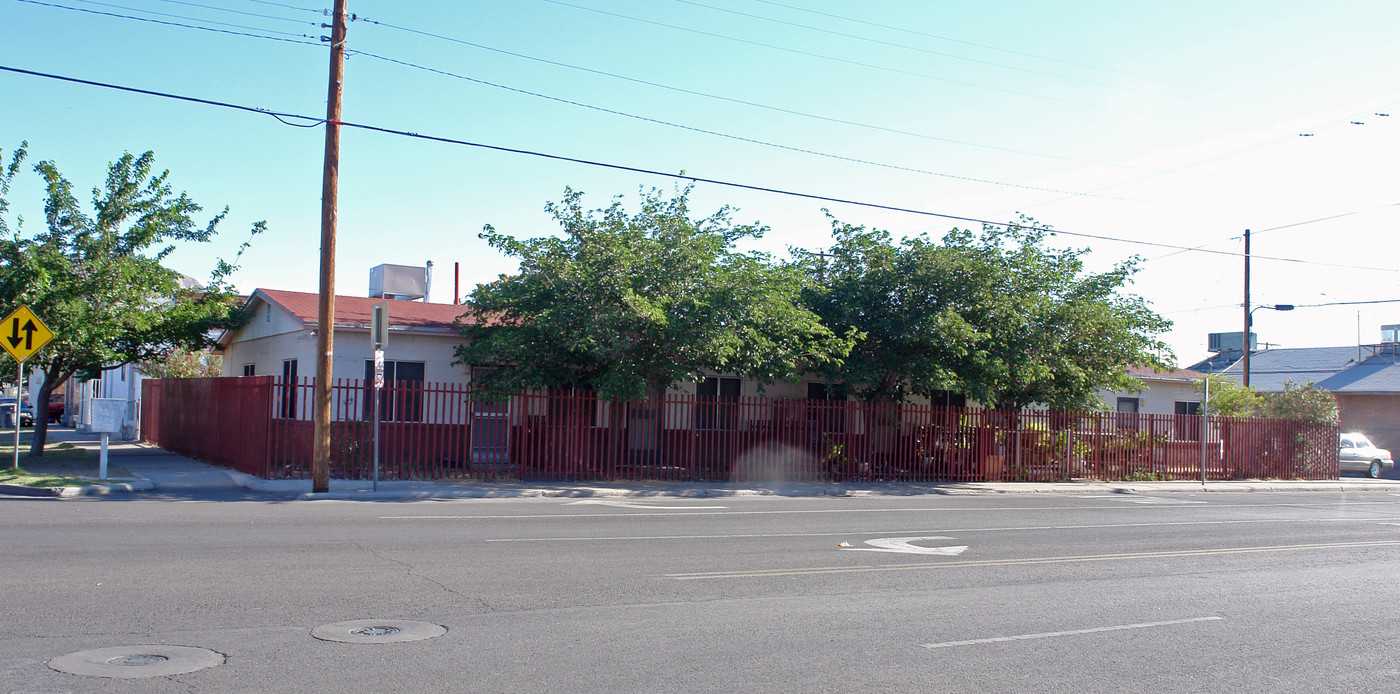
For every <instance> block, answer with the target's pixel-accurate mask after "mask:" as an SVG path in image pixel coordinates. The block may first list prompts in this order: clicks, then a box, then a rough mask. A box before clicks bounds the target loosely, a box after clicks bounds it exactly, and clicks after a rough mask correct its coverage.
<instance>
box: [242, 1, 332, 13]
mask: <svg viewBox="0 0 1400 694" xmlns="http://www.w3.org/2000/svg"><path fill="white" fill-rule="evenodd" d="M248 2H255V3H257V4H259V5H271V6H273V7H282V8H285V9H288V10H300V11H302V12H315V13H316V14H319V15H325V14H327V12H326V10H313V9H311V8H309V7H297V6H296V5H288V4H286V3H281V2H269V0H248Z"/></svg>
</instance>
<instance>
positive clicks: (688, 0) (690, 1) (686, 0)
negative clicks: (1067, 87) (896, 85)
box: [674, 0, 1215, 103]
mask: <svg viewBox="0 0 1400 694" xmlns="http://www.w3.org/2000/svg"><path fill="white" fill-rule="evenodd" d="M674 1H675V2H678V3H681V4H682V5H690V6H692V7H703V8H705V9H707V10H714V11H716V12H724V13H727V14H732V15H737V16H740V17H748V18H750V19H757V20H760V21H764V22H772V23H774V24H781V25H783V26H789V27H796V28H798V29H806V30H807V31H815V32H817V33H821V34H828V35H831V36H840V37H842V38H848V39H854V40H856V41H865V42H867V43H873V44H876V45H880V46H889V47H891V48H902V49H904V50H908V51H915V52H917V53H924V54H927V55H936V56H939V57H941V58H950V59H952V60H961V61H965V62H969V63H976V64H978V65H989V66H991V67H997V68H1001V69H1003V70H1013V71H1016V72H1024V73H1027V74H1031V75H1039V76H1041V77H1052V78H1054V79H1061V80H1067V81H1070V82H1078V83H1080V84H1091V85H1094V86H1097V87H1107V88H1109V89H1122V90H1125V91H1134V92H1143V93H1150V94H1153V95H1155V96H1165V97H1167V98H1171V99H1182V100H1184V101H1195V102H1198V103H1215V102H1212V101H1209V100H1207V99H1197V98H1194V97H1189V96H1179V95H1175V94H1161V93H1159V92H1157V91H1154V90H1150V89H1145V88H1142V87H1133V86H1128V85H1122V84H1110V83H1108V82H1099V81H1095V80H1090V79H1083V78H1080V77H1070V76H1068V75H1061V74H1057V73H1054V72H1045V71H1044V70H1035V69H1032V68H1026V67H1018V66H1015V65H1007V64H1005V63H998V62H994V61H991V60H980V59H978V58H969V57H967V56H963V55H957V54H955V53H944V52H942V51H935V50H930V49H927V48H920V47H918V46H911V45H908V44H904V43H897V42H894V41H882V40H880V39H873V38H870V37H869V36H861V35H859V34H849V33H846V32H843V31H833V30H831V29H823V28H821V27H815V26H811V25H809V24H802V23H800V22H789V21H787V20H783V19H774V18H773V17H764V16H763V15H758V14H753V13H751V12H741V11H739V10H732V9H729V8H727V7H718V6H716V5H710V4H707V3H703V2H696V0H674Z"/></svg>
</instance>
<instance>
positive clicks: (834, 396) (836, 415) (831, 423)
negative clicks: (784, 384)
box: [807, 383, 846, 434]
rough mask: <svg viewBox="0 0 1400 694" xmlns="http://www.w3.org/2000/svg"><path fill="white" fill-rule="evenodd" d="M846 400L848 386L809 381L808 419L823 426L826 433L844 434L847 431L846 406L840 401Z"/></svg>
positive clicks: (823, 431)
mask: <svg viewBox="0 0 1400 694" xmlns="http://www.w3.org/2000/svg"><path fill="white" fill-rule="evenodd" d="M845 401H846V387H845V386H839V385H831V384H827V383H808V384H807V402H808V414H807V421H809V422H813V423H815V424H817V425H819V426H820V427H821V430H822V433H825V434H842V433H845V431H846V407H845V405H841V404H838V403H844V402H845Z"/></svg>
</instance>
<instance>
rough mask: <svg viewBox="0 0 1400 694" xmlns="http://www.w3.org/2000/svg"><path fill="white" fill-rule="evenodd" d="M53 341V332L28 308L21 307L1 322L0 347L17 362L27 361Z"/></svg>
mask: <svg viewBox="0 0 1400 694" xmlns="http://www.w3.org/2000/svg"><path fill="white" fill-rule="evenodd" d="M52 339H53V331H52V330H49V327H48V326H47V325H44V321H41V320H39V317H38V316H36V315H34V312H33V311H30V310H29V307H28V306H21V307H19V308H17V309H15V310H14V311H12V312H11V313H10V315H8V316H5V318H4V320H3V321H0V347H4V348H5V351H6V352H9V353H10V356H12V357H14V358H15V361H19V362H22V361H25V360H26V359H28V358H30V357H32V356H34V353H35V352H38V351H39V350H41V349H43V348H44V345H46V344H48V343H49V340H52Z"/></svg>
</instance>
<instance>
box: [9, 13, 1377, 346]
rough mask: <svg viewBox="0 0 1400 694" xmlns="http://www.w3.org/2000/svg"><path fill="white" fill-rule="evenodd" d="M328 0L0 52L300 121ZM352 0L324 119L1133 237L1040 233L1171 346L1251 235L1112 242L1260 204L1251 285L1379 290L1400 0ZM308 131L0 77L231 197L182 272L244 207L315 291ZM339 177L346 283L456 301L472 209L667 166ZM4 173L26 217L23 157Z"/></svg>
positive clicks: (279, 256) (23, 26)
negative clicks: (426, 287)
mask: <svg viewBox="0 0 1400 694" xmlns="http://www.w3.org/2000/svg"><path fill="white" fill-rule="evenodd" d="M329 7H330V4H329V2H327V3H326V4H324V5H322V4H317V3H316V2H303V1H302V0H286V1H285V2H282V1H279V2H266V1H259V0H190V1H188V2H184V1H181V2H176V1H174V0H111V1H110V2H105V1H104V2H93V1H79V0H52V2H49V0H44V2H43V3H40V2H37V1H36V2H25V1H21V0H0V65H5V66H8V67H15V68H22V69H27V70H35V71H40V72H48V73H56V74H60V75H65V76H70V77H76V78H81V79H86V80H93V81H98V82H108V83H114V84H120V85H124V86H129V87H136V88H141V89H148V90H154V91H162V92H171V93H176V94H181V95H186V96H192V97H198V98H203V99H210V100H216V101H223V102H231V103H236V104H241V105H246V106H252V107H259V108H264V109H268V110H272V111H278V112H286V113H296V114H306V115H310V116H318V117H319V116H322V115H324V113H325V98H326V73H327V63H328V60H327V59H328V56H327V49H326V48H325V47H324V45H322V44H321V43H320V41H319V37H320V36H321V35H322V34H326V33H329V32H328V30H324V29H322V28H320V26H319V25H320V23H321V22H323V21H328V20H327V18H326V17H324V16H322V15H321V14H320V11H321V10H323V9H327V8H329ZM64 8H76V9H64ZM349 9H350V11H351V12H354V13H356V14H357V15H359V16H360V17H361V18H362V19H365V20H372V21H357V22H354V23H353V24H352V25H351V27H350V32H349V42H348V45H349V48H350V50H351V51H357V52H360V54H358V55H354V56H353V57H352V58H351V59H350V60H349V61H348V63H347V66H346V80H345V91H344V116H343V117H344V119H345V120H347V121H351V122H356V123H364V124H371V125H375V126H382V127H387V128H394V129H402V130H408V131H412V132H417V133H422V134H429V135H435V136H441V137H448V138H454V139H460V140H468V141H472V142H478V143H484V144H490V145H497V146H501V147H509V148H517V149H524V150H533V151H538V152H543V153H549V154H555V155H560V156H566V157H572V158H578V159H585V160H593V161H599V162H607V163H612V164H618V165H623V166H629V167H636V168H642V169H651V170H659V171H667V172H678V171H681V170H685V171H686V172H688V173H690V174H693V175H695V176H700V177H704V178H711V179H720V180H726V181H733V182H737V183H743V184H746V185H753V186H762V187H769V188H779V189H784V190H791V191H798V192H805V193H812V194H816V195H823V196H830V197H836V198H843V199H853V200H859V201H865V202H871V203H876V204H882V205H890V206H896V207H906V208H916V209H920V210H926V211H930V212H937V213H942V214H948V215H956V216H961V217H971V218H978V219H991V220H995V221H1006V220H1009V219H1012V218H1014V216H1015V214H1016V212H1018V211H1020V212H1025V213H1026V214H1029V215H1031V216H1033V217H1035V218H1036V219H1037V220H1039V221H1041V222H1043V223H1046V224H1050V225H1052V226H1054V227H1056V228H1057V229H1060V230H1063V231H1065V232H1075V233H1081V234H1089V235H1094V236H1101V237H1110V238H1112V239H1123V240H1125V241H1115V240H1106V239H1102V238H1088V237H1078V236H1068V235H1062V236H1059V237H1057V239H1056V243H1059V244H1065V245H1071V246H1075V247H1088V248H1090V249H1091V253H1090V254H1089V256H1088V263H1089V265H1090V267H1091V268H1093V269H1104V268H1107V267H1110V266H1111V265H1112V264H1114V263H1116V262H1120V261H1122V260H1124V259H1126V258H1128V257H1129V256H1132V255H1135V254H1136V255H1140V256H1142V257H1143V258H1144V259H1145V260H1146V262H1145V263H1144V264H1143V265H1142V271H1141V272H1140V273H1139V274H1138V276H1137V278H1136V282H1135V284H1133V285H1132V286H1131V288H1130V289H1131V291H1133V292H1134V293H1136V294H1139V295H1141V296H1143V297H1144V298H1145V299H1147V300H1148V301H1149V302H1150V303H1151V304H1152V306H1153V307H1154V308H1155V309H1156V310H1157V311H1159V312H1160V313H1162V314H1164V315H1165V316H1166V317H1168V318H1170V319H1171V320H1173V321H1174V322H1175V327H1174V329H1173V330H1172V332H1171V333H1169V334H1168V335H1167V336H1166V337H1167V339H1168V341H1169V342H1170V343H1171V344H1172V345H1173V347H1174V349H1175V351H1176V356H1177V359H1178V361H1179V362H1180V363H1183V364H1187V363H1190V362H1193V361H1195V360H1196V359H1198V358H1200V357H1203V356H1204V355H1205V339H1206V334H1207V333H1209V332H1223V331H1232V330H1233V331H1237V330H1239V329H1240V325H1241V315H1240V309H1239V306H1240V303H1241V301H1242V266H1243V262H1242V259H1241V258H1240V257H1239V256H1234V255H1225V254H1207V253H1200V252H1187V253H1174V252H1173V250H1172V249H1170V248H1162V247H1153V246H1148V245H1141V244H1134V243H1129V242H1128V241H1136V242H1149V243H1160V244H1168V245H1174V246H1189V247H1196V246H1204V247H1205V248H1206V249H1209V250H1214V251H1222V252H1225V253H1238V252H1239V251H1241V250H1242V247H1241V241H1240V238H1239V237H1240V236H1241V233H1242V232H1243V230H1244V229H1246V228H1250V229H1254V230H1256V231H1257V232H1258V233H1256V234H1255V235H1254V238H1253V243H1252V251H1253V253H1254V254H1255V255H1256V256H1270V257H1276V258H1286V259H1292V260H1295V261H1304V262H1285V261H1279V260H1263V259H1257V260H1256V261H1255V262H1254V263H1253V273H1252V274H1253V283H1252V284H1253V291H1252V294H1253V297H1252V298H1253V301H1254V302H1255V303H1269V304H1272V303H1293V304H1299V305H1308V304H1326V303H1338V302H1359V301H1379V300H1387V299H1400V262H1397V258H1400V234H1397V233H1396V231H1397V229H1396V227H1397V222H1400V206H1397V203H1400V185H1397V184H1398V183H1400V169H1398V168H1397V163H1396V162H1397V160H1400V158H1397V154H1398V153H1400V130H1398V129H1397V128H1396V126H1397V125H1400V60H1397V57H1396V42H1395V38H1394V30H1395V27H1397V26H1400V3H1397V2H1394V0H1339V1H1337V2H1332V3H1328V4H1326V5H1325V6H1323V5H1308V4H1303V3H1279V2H1274V1H1269V0H1235V1H1231V2H1219V1H1218V0H1209V1H1207V0H1181V1H1179V2H1173V3H1149V2H1136V1H1129V2H1089V1H1087V0H1064V1H1062V2H1054V3H1048V2H1032V1H1029V0H1024V1H1007V2H982V3H968V2H946V1H943V0H929V1H913V0H909V1H898V0H889V1H875V2H868V3H845V2H836V1H835V0H812V1H806V2H804V1H803V0H772V1H769V0H694V1H686V0H647V1H642V0H512V1H511V2H467V1H463V2H440V1H434V2H414V3H394V2H382V1H378V2H375V1H368V0H366V1H355V0H351V2H350V3H349ZM99 13H104V14H99ZM111 15H125V16H128V17H142V18H145V19H148V20H155V21H156V22H167V23H168V24H160V23H155V22H151V21H138V20H135V19H129V18H123V17H116V16H111ZM372 22H377V23H372ZM174 24H179V25H187V26H174ZM195 26H198V27H205V28H207V29H218V30H220V31H207V30H202V29H196V28H190V27H195ZM241 34H254V35H257V36H246V35H241ZM303 35H304V36H305V37H309V38H303ZM433 35H436V36H433ZM267 37H272V38H267ZM274 38H275V39H284V40H273V39H274ZM469 44H475V45H469ZM393 61H397V62H393ZM410 65H416V66H418V67H412V66H410ZM442 73H451V75H445V74H442ZM570 102H572V103H570ZM1392 111H1396V113H1392V114H1391V115H1390V116H1378V115H1376V114H1377V113H1391V112H1392ZM1352 121H1357V122H1359V123H1362V124H1361V125H1356V124H1353V123H1352ZM702 131H704V132H702ZM1301 133H1311V134H1312V136H1311V137H1302V136H1301V135H1300V134H1301ZM323 137H324V135H323V131H322V130H321V129H320V128H296V127H289V126H287V125H284V124H282V123H279V122H278V121H276V120H274V119H272V118H270V117H267V116H264V115H257V114H252V113H248V112H242V111H233V110H226V109H220V108H213V107H209V106H202V105H197V104H190V103H183V102H177V101H170V100H165V99H160V98H154V97H150V96H142V95H136V94H129V93H121V92H116V91H111V90H107V89H101V88H97V87H91V86H83V85H77V84H71V83H65V82H59V81H55V80H51V79H44V78H37V77H31V76H26V75H19V74H13V73H8V72H0V148H3V149H4V150H5V152H6V154H7V155H8V152H9V151H10V150H12V149H13V148H14V146H15V145H17V144H18V143H19V142H20V141H21V140H28V141H29V143H30V148H31V153H32V154H31V156H32V157H34V159H35V160H37V159H52V160H55V161H57V162H58V164H59V167H60V169H61V170H62V171H63V172H65V173H66V174H67V175H68V177H69V178H70V179H72V180H73V181H74V183H75V184H76V185H77V187H78V188H79V189H80V190H88V189H90V188H92V187H93V186H95V185H98V184H99V183H100V182H101V180H102V179H101V176H102V174H103V171H104V169H105V166H106V164H107V163H108V162H110V161H111V160H112V159H115V158H116V157H118V156H120V155H121V153H122V152H124V151H132V152H141V151H145V150H154V151H155V152H156V155H157V162H158V164H159V165H160V166H162V167H165V168H168V169H170V170H171V172H172V179H171V180H172V182H173V183H174V185H175V186H176V187H177V189H181V190H187V191H189V193H190V194H191V196H192V197H193V198H194V199H195V200H197V201H199V202H200V203H201V204H203V205H204V206H205V207H206V208H207V209H208V210H210V211H214V210H217V209H219V208H221V207H222V206H224V205H229V206H230V207H231V209H232V211H231V213H230V216H229V219H228V222H227V223H226V224H225V225H224V227H223V232H222V234H221V236H220V238H219V240H218V241H217V242H216V243H214V244H209V245H207V246H200V247H190V248H181V249H180V250H179V251H177V252H176V254H175V255H174V256H172V264H173V266H174V267H175V268H176V269H178V270H181V271H182V272H185V273H186V274H189V275H192V276H194V277H196V278H203V277H207V275H208V272H209V270H210V269H211V268H212V263H213V258H215V257H216V256H222V257H226V258H228V257H231V256H232V254H233V253H234V252H235V251H236V249H237V247H238V245H239V244H241V243H242V242H243V241H244V240H245V239H246V230H247V228H248V227H249V226H250V224H251V222H253V221H255V220H259V219H265V220H267V222H268V224H269V227H270V230H269V232H268V233H267V234H265V235H263V236H261V237H259V238H258V239H257V240H256V241H255V242H254V245H253V247H252V249H251V250H250V251H249V252H248V253H247V254H246V255H245V256H244V258H243V260H242V265H243V268H242V270H240V271H239V273H238V274H237V275H236V276H235V278H234V280H235V282H236V284H237V285H238V287H239V288H240V289H241V290H243V291H251V290H252V289H254V288H257V287H267V288H276V289H290V290H301V291H316V287H317V263H318V249H319V224H320V222H319V219H320V191H321V154H322V146H323ZM795 150H808V151H805V152H803V151H795ZM852 159H856V160H862V161H859V162H857V161H851V160H852ZM340 185H341V187H340V201H341V205H340V230H339V235H338V254H337V266H336V273H337V278H338V282H337V292H338V293H340V294H348V295H361V296H362V295H364V294H365V292H366V290H367V278H368V273H369V268H370V267H372V266H374V265H378V264H380V263H396V264H404V265H421V264H423V263H424V261H427V260H433V261H434V262H435V264H436V268H437V274H436V277H435V280H434V291H433V297H432V298H433V300H435V301H444V302H445V301H450V300H451V287H452V268H453V263H461V277H462V283H463V285H464V286H463V293H466V292H468V291H469V290H470V287H471V286H473V285H474V284H475V283H476V282H480V281H486V280H490V279H493V278H494V277H496V276H497V275H498V274H500V273H507V272H511V271H512V270H513V269H514V266H513V264H512V263H510V262H509V261H508V259H506V258H503V257H502V256H500V255H499V254H498V253H496V252H495V251H494V250H492V249H490V248H489V247H487V246H486V245H485V243H484V242H482V241H481V240H479V239H478V238H477V233H478V232H479V231H480V230H481V227H482V225H484V224H491V225H493V226H495V227H496V228H497V229H498V230H501V231H503V232H506V233H510V234H514V235H519V236H540V235H545V234H550V233H554V232H555V231H556V230H557V229H556V227H555V226H554V225H553V223H552V221H551V220H550V219H549V218H548V216H547V215H545V213H544V212H543V209H542V208H543V206H544V204H545V203H546V202H547V201H550V200H558V199H559V198H560V196H561V194H562V192H563V190H564V187H565V186H572V187H574V188H575V189H578V190H582V191H585V192H586V193H587V194H588V198H587V202H589V203H591V204H592V206H595V207H602V206H605V205H606V204H607V203H608V200H609V198H610V197H611V196H613V195H619V194H620V195H625V196H626V198H627V199H628V200H635V199H636V193H637V191H638V189H639V188H641V187H653V186H659V187H663V188H670V187H672V186H673V185H674V183H673V182H672V181H670V180H667V179H664V178H660V177H654V176H647V175H643V174H636V173H627V172H619V171H611V170H607V169H602V168H595V167H590V166H585V165H580V164H573V163H565V162H558V161H549V160H545V159H538V158H533V157H528V156H522V155H518V154H507V153H502V152H494V151H489V150H484V149H477V148H469V147H461V146H455V145H448V144H441V143H434V142H426V141H421V140H411V139H406V138H402V137H395V136H391V135H385V134H379V133H373V132H367V131H363V130H353V129H349V130H345V131H344V133H343V140H342V152H341V178H340ZM11 198H12V200H13V201H14V204H15V206H16V210H17V211H18V212H21V213H23V214H24V215H25V217H26V219H27V223H28V224H29V225H30V226H29V229H30V231H31V232H33V231H36V230H37V229H36V228H35V227H37V225H38V224H40V223H41V221H42V216H41V214H40V208H39V201H40V191H39V189H38V187H37V182H36V181H35V179H34V178H33V177H32V176H30V177H27V178H26V179H25V180H24V181H22V182H21V183H20V184H18V185H17V186H16V187H15V188H14V189H13V190H12V191H11ZM724 204H728V205H732V206H734V207H737V208H738V209H739V212H738V214H737V218H738V219H739V220H740V221H746V222H747V221H760V222H762V223H764V224H767V225H770V226H771V227H772V231H771V232H770V233H769V235H768V236H767V237H766V238H765V239H764V240H763V241H762V242H761V243H760V244H759V247H761V248H762V249H764V250H769V251H773V252H775V253H779V254H783V255H785V254H786V252H787V248H788V247H790V246H797V247H803V248H810V249H816V248H819V247H822V246H824V245H826V244H828V243H829V241H830V237H829V233H828V231H829V226H828V223H827V221H826V219H825V216H824V214H823V212H822V208H823V207H827V208H829V209H830V210H831V212H832V213H833V214H834V215H835V216H836V217H837V218H839V219H841V220H843V221H848V222H853V223H859V224H867V225H872V226H877V227H881V228H886V229H889V230H891V231H892V232H894V233H895V234H897V235H905V234H916V233H922V232H927V233H930V234H933V235H935V236H937V235H941V234H942V233H943V232H945V231H947V230H948V229H949V228H950V227H952V226H954V225H955V224H957V223H955V222H950V221H947V220H943V219H938V218H935V217H928V216H919V215H913V214H907V213H896V212H888V211H880V210H875V209H869V208H863V207H858V206H852V205H845V204H831V203H822V202H817V201H812V200H804V199H801V198H793V197H784V196H778V195H773V194H768V193H758V192H752V191H743V190H736V189H731V188H724V187H720V186H714V185H706V184H701V185H699V186H698V187H697V188H696V191H695V193H694V195H693V209H694V210H695V211H696V212H697V213H700V214H705V213H708V212H710V211H712V210H714V209H716V208H718V207H719V206H720V205H724ZM1350 213H1354V214H1350ZM1335 215H1344V216H1340V217H1337V218H1335V219H1330V220H1327V221H1320V222H1314V223H1310V224H1302V225H1298V226H1288V225H1294V224H1297V223H1299V222H1308V221H1310V220H1316V219H1320V218H1326V217H1333V216H1335ZM1285 226H1286V227H1287V228H1277V229H1275V227H1285ZM1265 229H1273V230H1272V231H1261V230H1265ZM1358 311H1359V312H1360V319H1359V324H1360V334H1361V339H1362V340H1363V341H1365V342H1375V341H1377V340H1378V339H1379V326H1380V325H1381V324H1383V323H1400V303H1390V304H1383V303H1382V304H1365V305H1355V306H1333V307H1317V308H1299V309H1298V310H1296V311H1294V312H1292V313H1275V312H1272V311H1258V312H1256V314H1255V317H1256V326H1255V327H1256V331H1257V332H1258V333H1259V334H1260V338H1261V340H1264V341H1267V342H1270V343H1275V344H1280V345H1283V346H1290V347H1305V346H1326V345H1347V344H1353V343H1355V341H1356V340H1357V334H1358Z"/></svg>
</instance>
